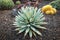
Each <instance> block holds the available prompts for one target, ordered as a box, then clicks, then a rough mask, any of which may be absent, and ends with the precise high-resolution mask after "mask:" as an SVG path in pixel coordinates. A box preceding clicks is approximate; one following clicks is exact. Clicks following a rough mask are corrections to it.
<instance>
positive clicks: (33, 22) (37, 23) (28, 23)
mask: <svg viewBox="0 0 60 40" xmlns="http://www.w3.org/2000/svg"><path fill="white" fill-rule="evenodd" d="M18 13H19V15H18V16H16V18H15V22H14V25H16V27H17V28H16V29H15V30H18V31H19V32H18V33H22V32H24V36H26V35H27V34H28V35H29V37H32V36H33V35H34V36H36V34H38V35H40V36H42V33H41V32H40V31H39V30H38V29H46V28H45V27H43V26H41V25H44V24H47V22H45V21H44V20H45V17H44V15H43V13H41V10H40V9H38V8H34V7H21V9H20V11H18Z"/></svg>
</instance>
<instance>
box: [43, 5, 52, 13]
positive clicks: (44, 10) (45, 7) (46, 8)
mask: <svg viewBox="0 0 60 40" xmlns="http://www.w3.org/2000/svg"><path fill="white" fill-rule="evenodd" d="M51 8H52V6H51V5H46V6H43V7H42V12H46V11H47V10H51Z"/></svg>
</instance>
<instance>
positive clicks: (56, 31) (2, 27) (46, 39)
mask: <svg viewBox="0 0 60 40" xmlns="http://www.w3.org/2000/svg"><path fill="white" fill-rule="evenodd" d="M42 3H43V5H45V4H47V3H44V2H42ZM42 3H40V7H42V6H43V5H42ZM48 3H49V2H48ZM11 12H12V10H0V40H60V14H59V13H60V12H57V14H56V15H45V17H46V21H48V25H46V27H47V28H48V29H49V30H45V31H43V32H42V34H43V36H42V37H40V36H37V37H36V38H34V37H33V38H32V39H30V38H29V37H28V36H27V37H26V38H24V37H23V34H18V35H17V32H16V31H14V29H15V27H14V26H13V25H12V24H13V22H14V18H15V17H13V16H12V15H11Z"/></svg>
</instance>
